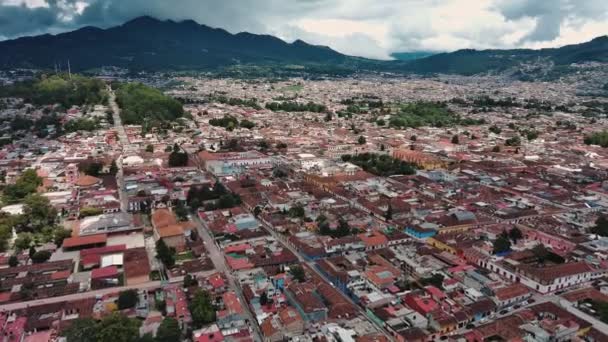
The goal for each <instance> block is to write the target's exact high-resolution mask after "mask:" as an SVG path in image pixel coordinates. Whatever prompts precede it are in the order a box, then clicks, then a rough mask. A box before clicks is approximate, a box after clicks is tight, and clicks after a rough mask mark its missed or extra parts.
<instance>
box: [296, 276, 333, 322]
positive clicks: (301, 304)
mask: <svg viewBox="0 0 608 342" xmlns="http://www.w3.org/2000/svg"><path fill="white" fill-rule="evenodd" d="M285 295H286V296H287V299H288V300H289V303H290V304H291V305H293V306H294V307H295V308H296V309H297V310H298V312H299V314H300V315H301V316H302V317H303V318H304V320H305V321H320V320H324V319H327V312H328V311H329V310H328V308H327V307H326V306H325V304H323V301H322V300H321V297H320V296H319V295H318V294H317V293H316V291H315V286H314V285H313V284H311V283H303V284H299V283H291V284H289V286H287V288H286V289H285Z"/></svg>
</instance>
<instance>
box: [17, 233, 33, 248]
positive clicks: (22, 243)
mask: <svg viewBox="0 0 608 342" xmlns="http://www.w3.org/2000/svg"><path fill="white" fill-rule="evenodd" d="M33 241H34V239H33V237H32V234H31V233H20V234H19V235H17V238H16V239H15V248H17V249H18V250H21V251H24V250H26V249H29V248H30V246H31V245H32V242H33Z"/></svg>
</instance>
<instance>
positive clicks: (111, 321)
mask: <svg viewBox="0 0 608 342" xmlns="http://www.w3.org/2000/svg"><path fill="white" fill-rule="evenodd" d="M140 326H141V322H140V321H138V320H137V319H134V318H128V317H126V316H124V315H121V314H120V313H118V312H115V313H113V314H111V315H110V316H106V317H105V318H104V319H103V320H101V322H99V323H98V324H97V333H96V334H95V335H96V339H95V340H96V341H97V342H138V340H139V327H140ZM68 342H69V340H68Z"/></svg>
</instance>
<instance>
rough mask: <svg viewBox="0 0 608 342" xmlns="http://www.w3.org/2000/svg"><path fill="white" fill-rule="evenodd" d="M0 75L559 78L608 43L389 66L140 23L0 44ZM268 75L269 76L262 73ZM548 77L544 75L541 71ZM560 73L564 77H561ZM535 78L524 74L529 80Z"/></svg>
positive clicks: (269, 39) (607, 50)
mask: <svg viewBox="0 0 608 342" xmlns="http://www.w3.org/2000/svg"><path fill="white" fill-rule="evenodd" d="M0 51H2V53H1V54H0V68H3V69H7V68H15V67H24V68H43V69H44V68H46V69H52V68H54V67H55V65H56V64H57V63H60V64H62V65H63V69H64V70H65V67H66V63H67V61H68V60H70V62H71V66H72V70H75V71H83V70H90V69H95V68H99V67H101V66H118V67H124V68H129V69H131V70H153V71H158V70H161V71H162V70H210V71H218V70H227V69H230V68H234V67H235V66H239V67H260V66H263V67H265V68H262V69H258V70H261V72H265V71H266V70H277V68H278V69H283V70H291V71H294V70H296V71H298V72H311V73H324V72H328V71H329V72H330V73H335V74H349V73H353V72H359V71H382V72H394V73H404V74H406V73H416V74H435V73H453V74H462V75H472V74H479V73H488V72H493V73H496V72H503V71H505V70H515V71H518V70H519V69H522V70H523V69H525V68H527V69H528V70H530V69H532V70H534V68H539V67H540V68H541V69H542V70H543V72H544V73H545V74H546V73H547V72H550V70H552V69H557V70H560V72H561V71H563V70H565V69H567V68H568V66H569V65H570V64H572V63H581V62H591V61H595V62H606V63H608V36H603V37H598V38H595V39H593V40H592V41H590V42H586V43H582V44H576V45H568V46H564V47H560V48H554V49H541V50H530V49H514V50H470V49H466V50H459V51H455V52H450V53H439V54H435V55H430V56H426V57H425V55H426V54H427V53H415V52H414V53H405V54H399V53H397V54H395V55H394V56H393V57H395V60H393V61H376V60H370V59H365V58H359V57H351V56H346V55H343V54H341V53H339V52H336V51H334V50H332V49H330V48H328V47H324V46H315V45H310V44H307V43H305V42H303V41H301V40H297V41H295V42H293V43H287V42H285V41H283V40H281V39H278V38H276V37H273V36H269V35H256V34H251V33H238V34H231V33H229V32H227V31H225V30H223V29H216V28H211V27H208V26H205V25H199V24H198V23H196V22H194V21H192V20H187V21H182V22H175V21H171V20H165V21H161V20H157V19H154V18H151V17H139V18H136V19H133V20H131V21H129V22H127V23H125V24H123V25H120V26H116V27H112V28H109V29H100V28H95V27H84V28H81V29H79V30H76V31H72V32H68V33H62V34H58V35H49V34H46V35H42V36H36V37H24V38H19V39H14V40H8V41H3V42H0ZM268 68H270V69H268ZM547 70H549V71H547ZM566 71H567V70H566ZM537 74H538V73H534V72H532V73H527V74H526V75H527V76H530V75H532V76H530V77H534V75H537Z"/></svg>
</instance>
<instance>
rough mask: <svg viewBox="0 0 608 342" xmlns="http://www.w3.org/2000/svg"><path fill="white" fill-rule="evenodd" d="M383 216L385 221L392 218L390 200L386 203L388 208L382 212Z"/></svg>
mask: <svg viewBox="0 0 608 342" xmlns="http://www.w3.org/2000/svg"><path fill="white" fill-rule="evenodd" d="M384 218H385V219H386V221H387V222H388V221H390V220H392V219H393V206H392V205H391V203H390V202H389V204H388V208H386V212H385V213H384Z"/></svg>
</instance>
